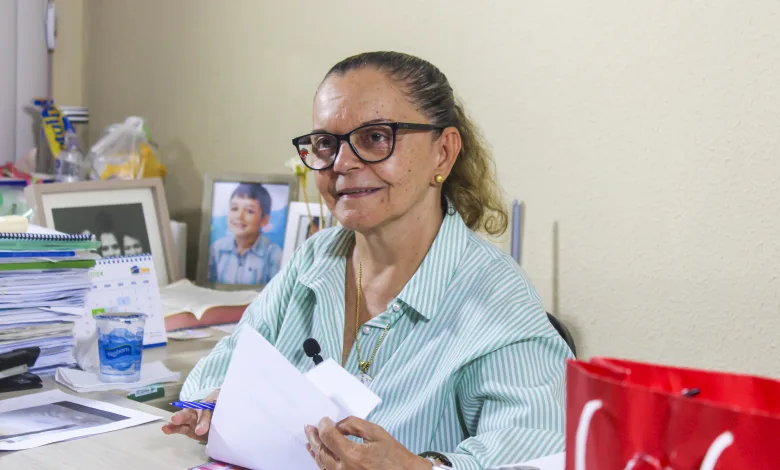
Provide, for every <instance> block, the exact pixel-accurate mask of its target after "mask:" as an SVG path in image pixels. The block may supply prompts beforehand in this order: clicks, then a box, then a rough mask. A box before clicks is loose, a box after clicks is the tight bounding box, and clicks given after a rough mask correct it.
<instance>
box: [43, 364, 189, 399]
mask: <svg viewBox="0 0 780 470" xmlns="http://www.w3.org/2000/svg"><path fill="white" fill-rule="evenodd" d="M180 377H181V374H179V373H178V372H171V371H170V370H169V369H168V368H167V367H165V366H164V365H163V363H162V362H160V361H155V362H148V363H143V364H142V365H141V380H139V381H138V382H132V383H106V382H101V381H100V379H99V378H98V375H97V374H96V373H94V372H85V371H83V370H77V369H64V368H60V369H57V373H56V374H55V376H54V380H56V381H57V382H58V383H61V384H62V385H64V386H66V387H68V388H69V389H71V390H73V391H74V392H79V393H84V392H106V391H109V390H128V391H133V390H138V389H139V388H143V387H147V386H149V385H153V384H158V383H165V382H178V381H179V378H180Z"/></svg>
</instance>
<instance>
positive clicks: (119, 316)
mask: <svg viewBox="0 0 780 470" xmlns="http://www.w3.org/2000/svg"><path fill="white" fill-rule="evenodd" d="M95 318H99V319H101V320H138V319H140V318H146V314H145V313H130V312H116V313H98V314H97V315H95Z"/></svg>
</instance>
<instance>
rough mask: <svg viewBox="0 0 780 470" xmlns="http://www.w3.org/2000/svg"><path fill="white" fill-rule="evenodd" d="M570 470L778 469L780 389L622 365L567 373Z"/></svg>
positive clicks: (573, 364) (739, 378) (578, 367)
mask: <svg viewBox="0 0 780 470" xmlns="http://www.w3.org/2000/svg"><path fill="white" fill-rule="evenodd" d="M566 380H567V384H566V393H567V397H566V469H567V470H780V382H778V381H775V380H769V379H765V378H760V377H751V376H747V375H737V374H726V373H718V372H710V371H703V370H694V369H684V368H677V367H666V366H660V365H653V364H645V363H639V362H631V361H625V360H618V359H607V358H594V359H591V360H590V361H589V362H586V361H576V360H571V361H569V363H568V365H567V370H566Z"/></svg>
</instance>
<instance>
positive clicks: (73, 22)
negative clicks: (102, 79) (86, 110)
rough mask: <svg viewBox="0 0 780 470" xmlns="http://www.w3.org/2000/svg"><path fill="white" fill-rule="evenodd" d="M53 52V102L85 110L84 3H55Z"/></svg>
mask: <svg viewBox="0 0 780 470" xmlns="http://www.w3.org/2000/svg"><path fill="white" fill-rule="evenodd" d="M56 6H57V19H58V21H57V49H56V54H54V59H53V63H52V67H53V70H52V77H53V79H54V83H53V87H52V88H53V90H52V91H53V94H54V101H55V102H56V103H58V104H60V105H62V106H86V103H85V100H84V85H85V83H84V65H85V64H84V52H85V44H84V38H85V34H86V30H85V28H84V0H57V2H56Z"/></svg>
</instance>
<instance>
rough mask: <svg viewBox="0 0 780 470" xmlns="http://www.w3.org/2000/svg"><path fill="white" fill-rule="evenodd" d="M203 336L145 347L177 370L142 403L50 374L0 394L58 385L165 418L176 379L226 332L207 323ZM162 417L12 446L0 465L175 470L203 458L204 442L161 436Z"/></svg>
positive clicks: (32, 469)
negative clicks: (38, 384) (161, 391)
mask: <svg viewBox="0 0 780 470" xmlns="http://www.w3.org/2000/svg"><path fill="white" fill-rule="evenodd" d="M206 331H208V332H209V333H211V336H210V337H208V338H203V339H197V340H187V341H175V340H169V341H168V346H166V347H162V348H152V349H146V350H144V353H143V359H144V362H151V361H162V363H163V364H165V366H166V367H168V368H169V369H170V370H172V371H175V372H180V373H181V380H180V381H179V382H178V383H169V384H164V385H165V396H164V397H162V398H158V399H155V400H150V401H148V402H145V403H138V402H135V401H133V400H128V399H127V398H126V396H127V392H125V391H121V390H117V391H112V392H94V393H76V392H74V391H72V390H70V389H68V388H67V387H64V386H62V385H59V384H57V383H56V382H55V381H54V379H53V378H46V379H44V381H43V388H41V389H36V390H26V391H23V392H12V393H3V394H0V400H2V399H6V398H12V397H16V396H20V395H25V394H30V393H38V392H43V391H47V390H53V389H59V390H62V391H63V392H65V393H69V394H71V395H76V396H80V397H85V398H91V399H93V400H100V401H104V402H107V403H113V404H115V405H118V406H123V407H125V408H132V409H136V410H140V411H144V412H146V413H149V414H153V415H157V416H160V417H162V418H163V419H165V420H167V419H168V418H169V417H170V416H171V413H170V411H173V408H171V407H170V405H169V403H170V402H171V401H174V400H177V399H178V396H179V392H180V391H181V386H182V383H183V382H184V379H186V378H187V375H188V374H189V373H190V371H191V370H192V368H193V367H195V364H196V363H197V362H198V360H199V359H200V358H201V357H203V356H205V355H206V354H208V353H209V351H211V349H213V348H214V345H215V344H216V343H217V341H219V339H220V338H222V337H223V336H225V335H226V334H225V333H223V332H222V331H219V330H216V329H213V328H209V329H207V330H206ZM164 422H165V421H155V422H153V423H148V424H144V425H141V426H136V427H132V428H128V429H122V430H119V431H114V432H109V433H104V434H98V435H96V436H88V437H83V438H81V439H76V440H72V441H65V442H57V443H54V444H49V445H45V446H42V447H36V448H34V449H28V450H22V451H17V452H0V468H3V469H9V470H12V469H24V470H43V469H46V470H49V469H52V470H53V469H57V470H92V469H95V470H97V469H100V470H104V469H111V470H148V469H160V470H171V469H176V470H181V469H186V468H190V467H194V466H196V465H199V464H202V463H204V462H206V461H208V457H207V456H206V446H204V445H202V444H199V443H197V442H195V441H194V440H192V439H189V438H186V437H184V436H166V435H165V434H163V433H162V431H161V430H160V427H161V426H162V424H163V423H164Z"/></svg>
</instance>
